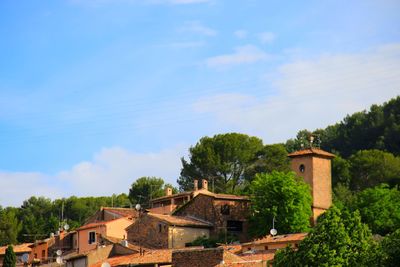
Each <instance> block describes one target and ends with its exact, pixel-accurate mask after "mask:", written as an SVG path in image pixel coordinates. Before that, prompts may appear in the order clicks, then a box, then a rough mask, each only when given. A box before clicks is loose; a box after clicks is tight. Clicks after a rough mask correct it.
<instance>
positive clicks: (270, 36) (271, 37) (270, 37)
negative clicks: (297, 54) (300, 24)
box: [257, 32, 276, 44]
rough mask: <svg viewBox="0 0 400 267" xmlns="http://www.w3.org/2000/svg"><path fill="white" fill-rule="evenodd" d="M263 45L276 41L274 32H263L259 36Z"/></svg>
mask: <svg viewBox="0 0 400 267" xmlns="http://www.w3.org/2000/svg"><path fill="white" fill-rule="evenodd" d="M257 37H258V39H259V40H260V42H261V43H262V44H271V43H272V42H274V41H275V37H276V36H275V34H274V33H273V32H261V33H259V34H258V35H257Z"/></svg>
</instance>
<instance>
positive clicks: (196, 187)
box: [193, 179, 199, 191]
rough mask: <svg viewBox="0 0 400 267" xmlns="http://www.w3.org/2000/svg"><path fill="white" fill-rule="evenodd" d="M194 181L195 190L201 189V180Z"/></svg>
mask: <svg viewBox="0 0 400 267" xmlns="http://www.w3.org/2000/svg"><path fill="white" fill-rule="evenodd" d="M193 182H194V187H193V189H194V191H197V190H199V180H197V179H194V181H193Z"/></svg>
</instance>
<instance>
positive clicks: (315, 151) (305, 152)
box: [288, 148, 335, 158]
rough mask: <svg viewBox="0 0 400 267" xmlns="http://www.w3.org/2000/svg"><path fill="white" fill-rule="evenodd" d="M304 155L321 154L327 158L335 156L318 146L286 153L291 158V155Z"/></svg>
mask: <svg viewBox="0 0 400 267" xmlns="http://www.w3.org/2000/svg"><path fill="white" fill-rule="evenodd" d="M304 155H317V156H322V157H327V158H334V157H335V155H334V154H332V153H329V152H326V151H324V150H322V149H319V148H307V149H303V150H299V151H295V152H293V153H290V154H288V157H291V158H293V157H298V156H304Z"/></svg>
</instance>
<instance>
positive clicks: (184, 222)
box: [147, 213, 212, 228]
mask: <svg viewBox="0 0 400 267" xmlns="http://www.w3.org/2000/svg"><path fill="white" fill-rule="evenodd" d="M147 215H148V216H152V217H154V218H157V219H159V220H161V221H163V222H165V223H168V224H170V225H176V226H194V227H207V228H209V227H212V224H211V223H207V222H205V221H200V220H196V219H195V218H189V217H183V216H173V215H164V214H157V213H147Z"/></svg>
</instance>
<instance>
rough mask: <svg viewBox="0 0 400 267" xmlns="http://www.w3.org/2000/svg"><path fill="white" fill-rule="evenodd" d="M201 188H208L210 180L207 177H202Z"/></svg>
mask: <svg viewBox="0 0 400 267" xmlns="http://www.w3.org/2000/svg"><path fill="white" fill-rule="evenodd" d="M201 188H203V189H205V190H208V181H207V180H206V179H201Z"/></svg>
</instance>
